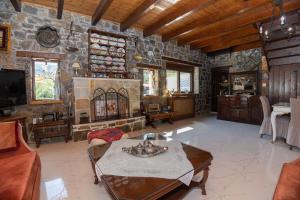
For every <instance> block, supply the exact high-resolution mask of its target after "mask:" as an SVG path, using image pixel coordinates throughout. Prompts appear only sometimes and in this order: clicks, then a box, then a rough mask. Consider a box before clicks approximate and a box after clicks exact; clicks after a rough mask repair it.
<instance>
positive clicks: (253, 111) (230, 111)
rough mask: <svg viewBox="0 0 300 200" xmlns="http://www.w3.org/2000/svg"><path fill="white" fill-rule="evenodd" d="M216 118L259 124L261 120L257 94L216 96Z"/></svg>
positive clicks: (261, 114)
mask: <svg viewBox="0 0 300 200" xmlns="http://www.w3.org/2000/svg"><path fill="white" fill-rule="evenodd" d="M217 118H218V119H222V120H228V121H235V122H242V123H248V124H256V125H260V124H261V123H262V120H263V111H262V105H261V102H260V100H259V96H253V95H249V96H243V95H226V96H218V116H217Z"/></svg>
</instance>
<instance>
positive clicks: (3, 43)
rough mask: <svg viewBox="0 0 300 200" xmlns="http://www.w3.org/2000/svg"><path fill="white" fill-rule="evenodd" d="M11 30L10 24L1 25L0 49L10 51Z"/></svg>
mask: <svg viewBox="0 0 300 200" xmlns="http://www.w3.org/2000/svg"><path fill="white" fill-rule="evenodd" d="M10 30H11V27H10V26H9V25H3V24H1V25H0V50H1V51H9V49H10Z"/></svg>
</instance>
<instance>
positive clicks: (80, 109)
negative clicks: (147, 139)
mask: <svg viewBox="0 0 300 200" xmlns="http://www.w3.org/2000/svg"><path fill="white" fill-rule="evenodd" d="M98 88H101V89H103V90H105V91H107V90H109V89H110V88H113V89H115V90H117V91H118V90H119V89H121V88H125V89H126V90H127V92H128V96H129V118H127V119H118V120H110V121H99V122H93V121H92V116H93V112H94V111H93V110H92V108H93V106H92V105H91V103H92V101H91V100H92V99H93V95H94V91H95V90H96V89H98ZM73 90H74V105H73V106H74V114H75V124H74V125H73V138H74V140H75V141H76V140H84V139H86V133H87V132H88V131H89V130H91V129H103V128H108V127H119V128H121V129H122V130H123V131H125V132H128V131H133V130H139V129H142V128H144V126H145V117H144V116H142V117H133V112H134V110H137V109H140V80H136V79H110V78H87V77H74V78H73ZM80 113H87V114H88V116H89V123H87V124H80V123H79V122H80ZM128 127H130V128H128Z"/></svg>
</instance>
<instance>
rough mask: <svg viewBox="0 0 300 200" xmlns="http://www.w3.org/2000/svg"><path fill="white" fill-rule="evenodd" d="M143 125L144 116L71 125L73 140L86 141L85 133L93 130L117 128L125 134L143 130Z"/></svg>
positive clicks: (144, 121)
mask: <svg viewBox="0 0 300 200" xmlns="http://www.w3.org/2000/svg"><path fill="white" fill-rule="evenodd" d="M145 123H146V118H145V116H140V117H131V118H127V119H118V120H111V121H103V122H95V123H88V124H78V125H73V140H74V141H80V140H86V139H87V138H86V136H87V132H88V131H90V130H95V129H105V128H119V129H121V130H122V131H124V132H126V133H127V132H132V131H137V130H141V129H143V128H144V127H145Z"/></svg>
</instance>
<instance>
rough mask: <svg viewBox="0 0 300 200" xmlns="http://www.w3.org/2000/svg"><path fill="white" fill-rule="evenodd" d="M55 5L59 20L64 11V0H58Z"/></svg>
mask: <svg viewBox="0 0 300 200" xmlns="http://www.w3.org/2000/svg"><path fill="white" fill-rule="evenodd" d="M57 4H58V5H57V19H61V18H62V14H63V10H64V0H58V1H57Z"/></svg>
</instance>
